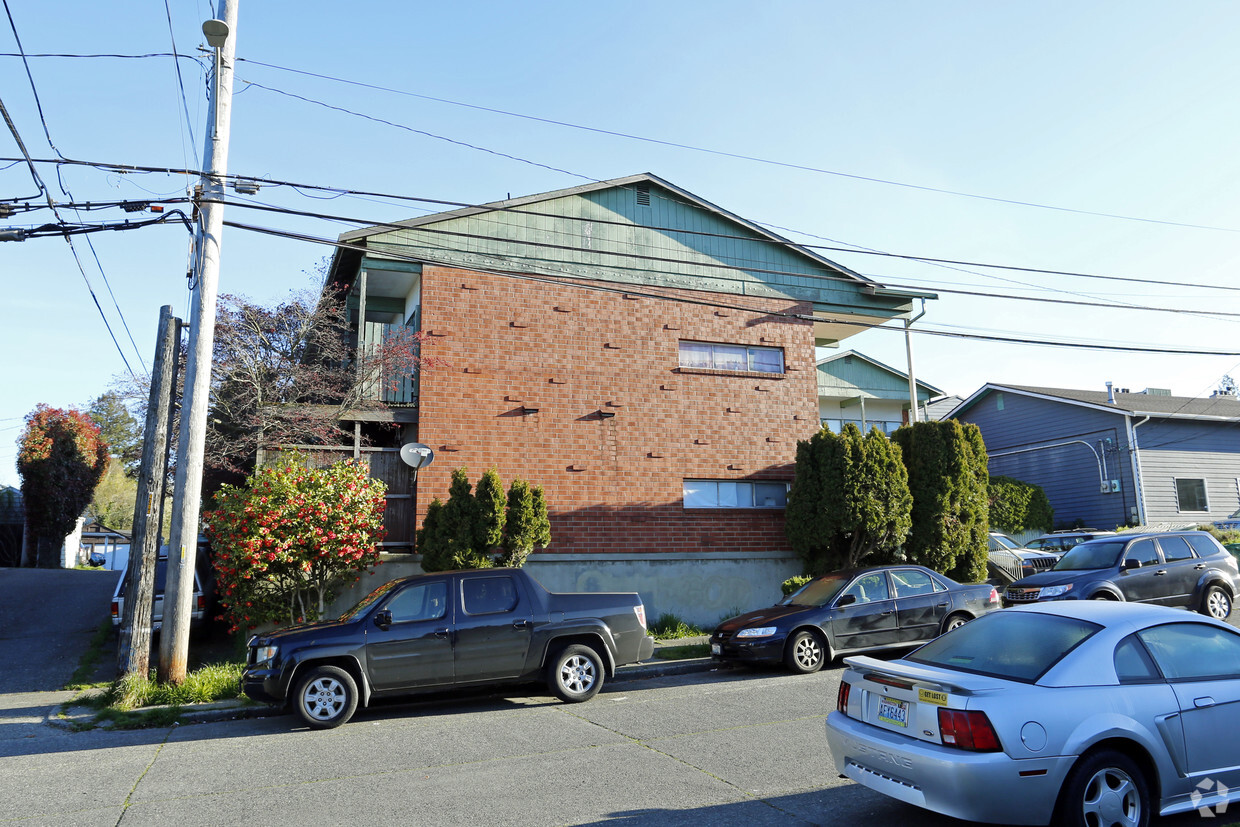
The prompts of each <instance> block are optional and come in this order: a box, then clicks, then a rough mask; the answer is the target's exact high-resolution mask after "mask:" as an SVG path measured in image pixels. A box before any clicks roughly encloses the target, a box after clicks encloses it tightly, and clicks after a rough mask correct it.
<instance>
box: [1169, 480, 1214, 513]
mask: <svg viewBox="0 0 1240 827" xmlns="http://www.w3.org/2000/svg"><path fill="white" fill-rule="evenodd" d="M1175 502H1176V508H1178V509H1179V510H1180V511H1181V512H1184V511H1209V510H1210V505H1209V503H1208V502H1207V501H1206V481H1205V480H1204V479H1179V478H1177V479H1176V481H1175Z"/></svg>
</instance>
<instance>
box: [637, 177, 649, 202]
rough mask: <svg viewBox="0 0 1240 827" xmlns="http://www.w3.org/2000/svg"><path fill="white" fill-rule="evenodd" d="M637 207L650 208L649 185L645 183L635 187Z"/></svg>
mask: <svg viewBox="0 0 1240 827" xmlns="http://www.w3.org/2000/svg"><path fill="white" fill-rule="evenodd" d="M637 206H639V207H649V206H650V184H648V183H646V182H645V181H643V182H641V183H639V184H638V185H637Z"/></svg>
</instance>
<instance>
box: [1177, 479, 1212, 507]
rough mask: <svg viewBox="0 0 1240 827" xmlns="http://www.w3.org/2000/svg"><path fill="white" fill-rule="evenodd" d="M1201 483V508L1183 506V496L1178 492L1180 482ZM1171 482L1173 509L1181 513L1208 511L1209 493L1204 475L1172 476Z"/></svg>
mask: <svg viewBox="0 0 1240 827" xmlns="http://www.w3.org/2000/svg"><path fill="white" fill-rule="evenodd" d="M1181 482H1187V483H1201V504H1202V506H1203V508H1200V509H1197V508H1185V507H1184V497H1183V496H1182V495H1181V492H1180V483H1181ZM1172 484H1173V485H1174V486H1175V509H1176V511H1178V512H1180V513H1181V514H1206V513H1208V512H1209V511H1210V493H1209V489H1208V487H1207V485H1206V480H1205V478H1204V477H1173V478H1172ZM1192 493H1193V494H1196V492H1195V491H1194V492H1192Z"/></svg>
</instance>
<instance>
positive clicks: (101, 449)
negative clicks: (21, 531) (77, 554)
mask: <svg viewBox="0 0 1240 827" xmlns="http://www.w3.org/2000/svg"><path fill="white" fill-rule="evenodd" d="M18 446H19V447H18V454H17V473H18V474H19V475H20V476H21V479H22V486H21V488H22V500H23V502H24V503H25V508H26V525H27V526H28V527H29V529H30V531H31V534H32V536H33V537H34V548H35V555H34V564H35V565H36V566H38V567H39V568H58V567H59V566H60V549H61V547H62V546H63V545H64V541H65V536H66V535H67V534H68V533H69V532H70V531H72V530H73V527H74V525H75V524H76V523H77V520H78V517H81V516H82V512H84V511H85V510H86V506H87V505H89V504H90V500H91V496H92V495H93V494H94V492H95V487H96V486H97V485H98V484H99V480H100V479H101V478H102V477H103V474H104V472H105V471H106V470H107V467H108V446H107V443H106V442H104V441H103V439H102V438H101V437H100V435H99V426H98V425H96V424H95V423H94V422H92V421H91V419H90V417H89V416H87V415H86V414H84V413H81V412H80V411H75V410H72V409H70V410H61V409H59V408H51V407H48V406H47V405H44V404H42V403H40V404H39V405H38V406H37V407H36V408H35V409H34V410H33V411H32V412H31V413H29V414H27V415H26V428H25V430H24V431H23V432H22V435H21V439H20V440H19V441H18Z"/></svg>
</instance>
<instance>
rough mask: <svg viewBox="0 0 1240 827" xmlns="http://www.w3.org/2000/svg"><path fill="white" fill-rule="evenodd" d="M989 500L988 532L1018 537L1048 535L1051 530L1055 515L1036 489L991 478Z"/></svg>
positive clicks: (1003, 478)
mask: <svg viewBox="0 0 1240 827" xmlns="http://www.w3.org/2000/svg"><path fill="white" fill-rule="evenodd" d="M989 496H990V509H989V512H988V513H989V517H990V526H991V528H996V529H999V530H1000V531H1010V532H1012V533H1013V534H1019V533H1020V532H1022V531H1043V532H1045V531H1050V530H1051V529H1052V528H1054V526H1055V511H1054V509H1052V508H1051V501H1050V500H1049V499H1047V496H1046V491H1045V490H1043V488H1042V486H1040V485H1033V484H1032V483H1028V482H1021V481H1020V480H1018V479H1015V478H1013V477H991V478H990V485H989Z"/></svg>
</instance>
